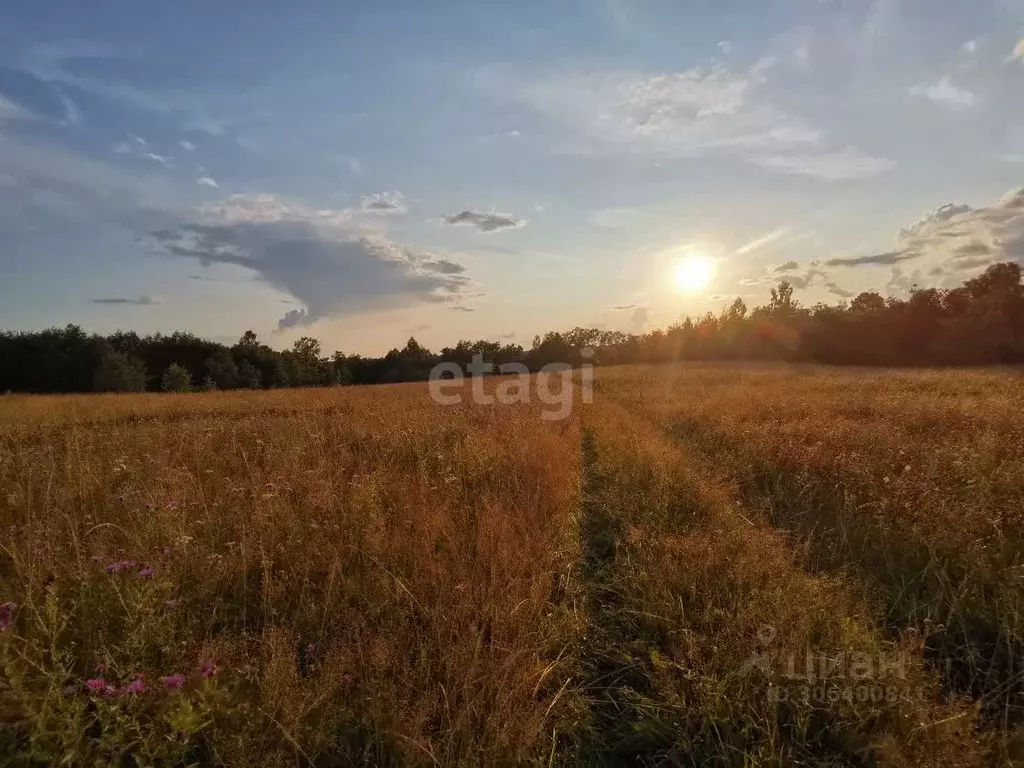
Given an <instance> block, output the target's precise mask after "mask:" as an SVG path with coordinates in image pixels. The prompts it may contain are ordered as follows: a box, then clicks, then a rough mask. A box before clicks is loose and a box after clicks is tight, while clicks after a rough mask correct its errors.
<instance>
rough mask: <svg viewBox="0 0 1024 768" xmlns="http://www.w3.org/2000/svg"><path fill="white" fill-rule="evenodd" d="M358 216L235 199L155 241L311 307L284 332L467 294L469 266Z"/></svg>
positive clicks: (271, 200)
mask: <svg viewBox="0 0 1024 768" xmlns="http://www.w3.org/2000/svg"><path fill="white" fill-rule="evenodd" d="M352 214H353V212H352V211H348V210H323V209H320V210H313V209H308V208H305V207H303V206H300V205H296V204H292V203H289V202H287V201H285V200H283V199H282V198H279V197H276V196H273V195H234V196H232V197H229V198H227V199H226V200H222V201H218V202H216V203H210V204H207V205H204V206H202V207H201V208H200V209H198V211H197V212H196V214H195V215H194V216H190V217H186V218H184V219H182V220H179V221H177V222H175V223H174V224H173V225H172V226H168V227H164V228H163V229H160V230H156V231H153V232H151V233H150V234H151V237H152V239H153V240H154V241H155V242H156V243H158V244H159V245H160V246H162V247H163V249H164V250H166V252H167V253H168V254H170V255H171V256H176V257H180V258H190V259H195V260H197V261H199V262H200V263H201V264H204V265H209V264H233V265H236V266H240V267H244V268H245V269H248V270H250V271H252V272H253V273H255V274H256V275H258V276H259V277H260V278H261V279H262V280H263V281H265V282H266V283H268V284H269V285H271V286H273V287H275V288H277V289H279V290H281V291H284V292H285V293H287V294H289V295H290V296H292V297H293V298H295V299H296V300H297V301H298V302H300V303H301V304H302V305H303V308H302V309H299V310H291V311H289V312H288V313H287V314H286V315H285V316H284V317H283V318H281V320H280V322H279V328H280V329H284V328H292V327H296V326H300V325H309V324H311V323H315V322H316V321H318V320H320V319H322V318H324V317H332V316H339V315H345V314H354V313H358V312H363V311H370V310H377V309H385V308H394V307H400V306H408V305H410V304H414V303H419V302H430V303H445V302H449V301H451V300H452V299H454V298H456V297H458V296H460V295H464V291H465V289H466V287H467V286H468V285H469V284H470V281H469V278H468V277H467V276H466V275H465V274H464V273H465V268H464V267H463V266H462V265H461V264H459V263H458V262H455V261H453V260H451V259H448V258H444V257H439V256H436V255H432V254H429V253H424V252H421V251H417V250H414V249H412V248H409V247H406V246H404V245H400V244H398V243H395V242H393V241H391V240H388V239H387V238H384V237H381V236H379V235H377V234H374V233H369V232H368V231H365V230H360V229H359V228H358V227H357V225H356V224H355V223H354V219H353V215H352Z"/></svg>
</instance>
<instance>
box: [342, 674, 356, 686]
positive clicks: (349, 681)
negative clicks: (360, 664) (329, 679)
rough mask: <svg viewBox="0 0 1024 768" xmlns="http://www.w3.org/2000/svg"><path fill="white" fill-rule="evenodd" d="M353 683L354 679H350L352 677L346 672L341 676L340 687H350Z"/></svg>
mask: <svg viewBox="0 0 1024 768" xmlns="http://www.w3.org/2000/svg"><path fill="white" fill-rule="evenodd" d="M353 682H355V678H354V677H352V675H350V674H348V673H347V672H346V673H345V674H344V675H342V676H341V684H342V685H352V683H353Z"/></svg>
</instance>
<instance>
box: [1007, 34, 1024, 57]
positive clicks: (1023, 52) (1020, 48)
mask: <svg viewBox="0 0 1024 768" xmlns="http://www.w3.org/2000/svg"><path fill="white" fill-rule="evenodd" d="M1010 60H1011V61H1024V38H1021V39H1020V41H1019V42H1018V43H1017V45H1016V46H1014V48H1013V53H1011V54H1010Z"/></svg>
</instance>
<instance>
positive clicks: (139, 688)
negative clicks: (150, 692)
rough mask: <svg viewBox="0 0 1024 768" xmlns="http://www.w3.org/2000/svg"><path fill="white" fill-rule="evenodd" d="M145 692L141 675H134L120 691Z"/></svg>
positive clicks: (144, 682)
mask: <svg viewBox="0 0 1024 768" xmlns="http://www.w3.org/2000/svg"><path fill="white" fill-rule="evenodd" d="M145 692H146V681H145V680H143V679H142V678H141V677H136V678H135V679H134V680H132V681H131V682H130V683H128V685H126V686H125V687H124V688H122V689H121V693H145Z"/></svg>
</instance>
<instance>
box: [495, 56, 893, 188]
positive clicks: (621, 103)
mask: <svg viewBox="0 0 1024 768" xmlns="http://www.w3.org/2000/svg"><path fill="white" fill-rule="evenodd" d="M772 63H773V62H771V61H768V60H763V61H759V62H757V63H756V64H755V65H753V66H752V67H750V68H749V69H748V70H746V71H732V70H730V69H727V68H726V67H725V66H723V65H721V64H713V65H709V66H698V67H694V68H692V69H687V70H682V71H675V72H653V73H652V72H642V71H632V70H613V71H603V72H602V71H597V72H571V73H560V74H554V75H549V76H546V77H544V78H542V79H541V80H539V81H538V82H533V83H526V84H523V83H519V82H516V79H515V78H514V77H503V76H502V74H501V72H500V70H494V69H491V70H486V71H484V72H483V73H481V74H480V75H479V76H478V84H479V85H480V86H481V87H484V88H486V89H487V90H488V91H489V92H491V93H512V94H514V95H515V96H516V97H518V99H519V100H521V101H522V102H524V103H525V104H526V105H528V106H529V107H531V108H533V109H534V110H536V111H539V112H540V113H541V114H543V115H544V116H545V117H547V118H548V119H549V120H551V121H552V122H553V123H555V124H556V125H557V126H559V127H561V128H563V129H565V130H566V131H567V132H568V134H569V135H568V140H567V141H566V142H565V143H564V145H563V148H562V149H561V150H560V151H562V152H565V153H571V154H589V155H595V154H602V153H616V152H618V153H623V154H628V155H636V154H640V153H649V154H657V155H668V156H672V157H683V158H686V157H701V156H707V155H712V154H730V155H735V156H739V157H741V158H744V159H746V160H749V161H752V162H756V163H758V164H759V165H761V166H762V167H765V168H768V169H769V170H773V171H777V172H781V173H801V174H805V175H814V176H821V177H823V178H826V179H848V178H861V177H864V176H869V175H874V174H876V173H880V172H881V171H883V170H887V169H888V168H890V167H891V166H892V162H891V161H888V160H883V159H880V158H875V157H871V156H870V155H868V154H866V153H863V152H860V151H859V150H856V149H854V148H851V147H848V148H846V149H841V150H834V149H829V148H828V146H827V145H826V141H825V139H826V137H825V134H824V133H823V132H822V131H821V130H819V129H818V128H816V127H814V126H811V125H808V124H807V123H806V122H805V121H804V120H803V119H801V118H800V117H798V116H795V115H791V114H789V113H788V112H786V111H784V110H782V109H780V108H779V107H778V106H776V105H775V104H773V103H772V101H771V100H770V99H769V97H768V93H767V89H765V88H763V87H762V86H763V85H764V83H765V82H766V74H767V72H768V71H769V69H770V67H771V64H772Z"/></svg>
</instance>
